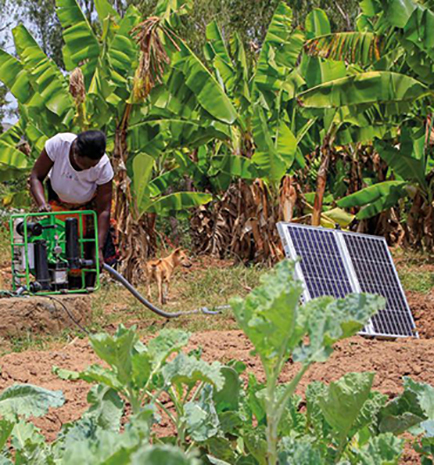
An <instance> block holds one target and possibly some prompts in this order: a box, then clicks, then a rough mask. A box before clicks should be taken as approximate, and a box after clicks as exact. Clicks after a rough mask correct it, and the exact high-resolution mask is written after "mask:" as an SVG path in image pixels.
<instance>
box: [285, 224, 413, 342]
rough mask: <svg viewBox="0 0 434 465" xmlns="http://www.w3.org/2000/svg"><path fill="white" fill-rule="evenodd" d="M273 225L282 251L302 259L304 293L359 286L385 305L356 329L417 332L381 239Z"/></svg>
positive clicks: (337, 292) (337, 293)
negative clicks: (279, 237)
mask: <svg viewBox="0 0 434 465" xmlns="http://www.w3.org/2000/svg"><path fill="white" fill-rule="evenodd" d="M278 229H279V233H280V235H281V237H282V241H283V244H284V246H286V247H285V250H286V253H287V255H289V256H290V258H293V259H294V258H296V257H300V258H301V260H300V262H299V265H298V269H299V273H300V274H301V275H302V276H300V277H301V278H302V279H303V280H304V282H305V285H306V288H307V291H308V293H309V295H308V296H306V295H305V297H307V298H308V299H309V298H310V299H312V298H315V297H319V296H324V295H331V296H333V297H335V298H342V297H344V296H345V295H347V294H349V293H351V292H360V291H361V292H367V293H372V294H379V295H382V296H383V297H385V298H386V308H385V309H384V310H382V311H380V312H378V313H377V314H376V315H375V316H374V317H373V318H372V319H371V324H370V325H369V326H368V327H366V328H365V329H364V330H363V331H361V333H362V334H367V335H374V336H386V337H402V336H415V335H416V336H417V333H415V332H414V328H415V325H414V321H413V317H412V315H411V312H410V309H409V307H408V304H407V301H406V298H405V294H404V292H403V290H402V287H401V285H400V282H399V278H398V275H397V273H396V270H395V266H394V264H393V261H392V258H391V256H390V254H389V251H388V249H387V244H386V243H385V241H384V240H383V239H382V238H376V237H373V236H367V235H366V236H363V235H360V234H354V233H347V232H342V231H339V230H330V229H322V228H315V227H309V226H302V225H295V224H291V223H279V225H278ZM342 240H343V242H344V244H342Z"/></svg>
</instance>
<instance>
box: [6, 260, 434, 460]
mask: <svg viewBox="0 0 434 465" xmlns="http://www.w3.org/2000/svg"><path fill="white" fill-rule="evenodd" d="M293 275H294V264H291V263H289V262H286V261H284V262H282V263H280V264H279V265H278V266H277V267H276V268H275V270H274V271H272V272H270V273H269V274H267V275H265V276H264V277H263V279H262V284H261V285H260V286H259V287H258V288H256V289H254V290H253V291H252V292H251V293H250V295H249V296H247V297H246V298H245V299H244V300H242V299H235V300H233V303H232V305H233V308H234V312H235V315H236V317H237V321H239V324H240V326H241V327H242V329H243V330H244V331H245V333H246V335H247V336H248V337H249V338H250V340H251V341H252V343H253V345H254V347H255V351H256V353H257V355H258V356H259V358H260V359H261V361H262V363H263V366H264V371H265V374H266V379H265V382H264V383H260V382H259V381H258V380H257V379H256V378H255V376H254V375H253V374H249V375H248V377H244V374H243V373H244V372H245V370H246V366H245V365H244V364H243V363H241V362H239V361H236V360H234V361H231V362H229V363H228V364H227V365H222V364H221V363H219V362H213V363H208V362H205V361H204V360H202V359H201V351H200V350H199V351H198V350H194V351H191V352H190V353H188V354H187V353H185V352H184V348H185V346H186V345H187V343H188V339H189V335H188V333H186V332H184V331H181V330H167V329H166V330H162V331H161V332H160V334H159V335H158V336H156V337H154V338H153V339H151V340H149V341H148V342H147V344H143V343H142V342H140V341H139V338H138V335H137V333H136V332H135V329H134V328H129V329H127V328H125V327H123V326H122V325H121V326H120V327H119V328H118V330H117V331H116V333H115V334H113V335H109V334H105V333H102V334H97V335H93V336H91V339H90V341H91V344H92V347H93V348H94V350H95V352H96V354H97V355H98V357H100V359H101V361H103V362H104V366H102V365H98V364H96V365H93V366H91V367H89V368H87V369H86V370H84V371H83V372H81V373H73V372H70V371H68V370H62V369H59V368H53V371H54V372H55V373H57V374H58V375H59V376H61V377H62V379H69V380H71V382H74V380H77V379H82V380H84V381H86V382H88V383H90V384H91V386H92V387H91V389H90V391H89V393H88V398H87V400H88V403H89V408H88V410H87V411H86V412H85V413H84V414H83V415H82V417H81V418H80V419H78V420H76V421H75V422H73V423H71V424H67V425H63V427H62V430H61V431H60V433H59V434H58V437H57V438H56V439H55V440H54V441H53V442H51V443H47V442H46V441H45V439H44V437H43V436H42V435H41V433H40V431H39V430H38V428H36V427H35V426H34V425H33V424H32V423H29V422H26V421H25V420H24V419H23V417H27V416H29V415H32V416H35V415H43V414H45V413H46V412H47V410H48V408H49V407H52V408H55V407H59V406H61V405H62V404H63V396H62V395H61V394H60V393H59V392H52V391H47V390H45V389H42V388H36V387H33V386H17V387H10V388H8V389H6V390H5V391H3V393H0V416H1V418H0V463H5V464H6V463H7V464H10V463H17V464H18V463H35V464H41V465H42V464H46V463H62V464H68V465H69V464H73V463H77V462H83V463H86V464H90V465H97V464H101V463H107V464H109V463H122V464H124V465H129V464H139V463H140V464H141V463H149V464H153V463H155V464H160V463H165V464H166V463H167V464H171V463H173V464H181V463H185V464H190V465H200V464H208V463H211V464H217V465H222V464H223V465H225V464H248V465H257V464H264V465H270V464H276V463H277V462H278V463H282V464H294V465H296V464H297V465H300V464H306V465H316V464H317V463H324V464H332V463H361V464H366V465H374V464H375V465H376V464H384V465H386V464H387V465H390V464H398V463H399V459H400V456H401V454H402V450H403V440H402V439H400V438H399V437H398V436H399V435H401V434H402V433H404V432H406V433H410V434H413V435H417V438H416V439H415V443H414V446H415V448H416V450H418V451H419V453H420V454H421V457H422V460H424V461H425V462H423V463H429V461H428V460H430V457H432V452H433V448H434V445H433V443H432V429H433V427H432V425H433V422H434V408H433V405H434V402H433V400H434V388H433V387H431V386H429V385H426V384H422V383H417V382H415V381H412V380H410V379H405V380H404V392H403V393H402V395H401V396H399V397H398V398H396V399H393V400H392V401H390V402H388V401H387V397H386V396H384V395H382V394H380V393H378V392H375V391H372V389H371V388H372V382H373V378H374V374H373V373H348V374H346V375H344V376H343V377H342V378H340V379H338V380H336V381H334V382H332V383H330V384H329V385H325V384H323V383H320V382H315V383H312V384H310V385H309V386H308V387H307V389H306V392H305V398H306V409H303V408H302V403H301V401H302V399H301V398H300V397H299V396H297V395H295V393H294V392H295V389H296V387H297V386H298V384H299V382H300V380H301V378H302V376H303V374H304V373H305V372H306V370H307V369H308V368H309V366H311V365H312V364H313V363H316V362H323V361H325V360H326V359H327V358H328V357H329V356H330V354H331V351H332V346H333V344H334V342H336V341H338V340H340V339H342V338H345V337H349V336H350V335H352V334H355V333H356V332H357V331H358V330H360V328H361V327H362V326H363V325H364V324H365V323H366V322H367V321H368V319H369V317H370V316H371V315H372V314H373V312H375V311H376V310H378V308H379V307H380V306H382V305H383V300H382V299H380V298H377V297H373V296H365V295H360V296H349V297H348V298H347V299H342V300H338V301H335V300H333V299H332V298H323V299H317V300H316V301H313V302H311V303H310V305H300V303H299V297H300V291H301V288H300V284H299V283H297V282H296V281H294V279H293ZM321 315H324V316H321ZM289 358H292V360H293V361H296V360H298V361H300V362H301V363H300V366H299V372H298V373H296V375H295V376H294V377H293V378H292V379H291V380H290V381H289V382H288V383H284V384H281V383H279V382H278V378H279V375H280V373H281V370H282V368H283V365H284V364H285V363H286V362H287V361H288V359H289ZM242 377H243V378H242ZM246 378H247V379H246ZM242 379H243V380H242ZM126 404H129V405H130V406H131V408H125V405H126ZM163 418H164V421H165V422H170V423H171V424H172V426H173V427H174V428H175V434H174V435H172V436H169V437H164V438H162V437H157V436H156V435H155V433H154V431H153V428H152V426H153V425H154V424H155V423H158V422H160V421H161V420H162V419H163ZM407 437H408V436H407ZM6 444H9V446H8V447H7V448H6V447H5V446H6ZM430 454H431V455H430Z"/></svg>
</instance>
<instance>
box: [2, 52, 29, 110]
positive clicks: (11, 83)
mask: <svg viewBox="0 0 434 465" xmlns="http://www.w3.org/2000/svg"><path fill="white" fill-rule="evenodd" d="M0 81H2V82H3V83H4V84H5V86H6V87H7V88H8V89H9V90H10V92H11V94H12V95H13V96H14V97H15V98H16V99H17V100H18V101H19V102H20V103H22V104H26V103H27V102H28V101H29V99H30V97H31V96H32V94H33V89H32V87H31V85H30V80H29V76H28V72H27V71H26V70H25V69H24V67H23V64H22V63H20V62H19V61H18V60H17V59H16V58H15V57H13V56H12V55H9V54H8V53H6V52H4V51H3V50H1V49H0Z"/></svg>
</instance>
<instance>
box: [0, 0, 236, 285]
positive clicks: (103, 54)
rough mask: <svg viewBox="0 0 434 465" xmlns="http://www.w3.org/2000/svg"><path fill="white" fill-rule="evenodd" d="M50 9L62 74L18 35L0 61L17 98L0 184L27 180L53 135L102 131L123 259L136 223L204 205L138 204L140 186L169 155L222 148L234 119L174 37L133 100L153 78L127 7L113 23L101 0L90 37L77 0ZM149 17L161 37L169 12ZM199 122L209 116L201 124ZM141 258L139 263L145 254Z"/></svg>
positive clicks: (22, 31)
mask: <svg viewBox="0 0 434 465" xmlns="http://www.w3.org/2000/svg"><path fill="white" fill-rule="evenodd" d="M56 5H57V14H58V17H59V21H60V23H61V25H62V27H63V38H64V42H65V46H64V49H63V56H64V62H65V66H66V71H67V73H63V72H62V71H61V70H59V69H58V68H57V67H56V65H55V64H54V62H53V61H52V60H51V59H50V58H49V57H47V56H46V55H45V54H44V53H43V51H42V50H41V48H40V47H39V46H38V44H37V43H36V41H35V40H34V39H33V37H32V36H31V34H30V33H29V32H28V31H27V29H26V28H25V27H24V26H23V25H20V26H18V27H17V28H15V30H14V40H15V47H16V53H17V58H15V57H14V56H12V55H9V54H7V53H6V52H4V51H0V79H1V80H2V81H3V82H4V83H5V84H6V85H7V86H8V87H9V89H10V91H11V92H12V93H13V95H14V96H15V97H16V99H17V101H18V105H19V111H20V121H19V123H17V124H16V125H15V126H14V128H13V129H12V130H10V131H8V132H7V133H5V134H3V135H2V136H1V138H0V146H1V149H2V150H1V158H0V176H1V177H2V179H5V180H9V179H12V178H13V177H14V176H15V177H16V176H20V175H22V174H26V173H28V171H29V170H30V168H31V166H32V164H33V160H34V159H35V158H36V157H37V156H38V154H39V152H40V150H41V149H42V148H43V146H44V143H45V141H46V140H47V139H48V138H49V137H51V136H53V135H54V134H55V133H57V132H61V131H72V132H80V131H82V130H86V129H91V128H99V129H102V130H104V131H105V132H106V133H107V135H108V151H109V153H110V154H111V155H112V159H113V164H114V166H115V171H116V177H115V183H116V195H115V202H116V206H115V210H116V216H117V220H118V227H119V230H120V237H121V242H122V243H121V248H122V250H123V251H127V250H128V251H132V250H134V248H133V247H129V245H131V244H129V243H128V242H127V238H128V236H130V235H131V236H133V237H134V236H137V235H140V236H142V237H147V236H149V231H144V230H143V228H142V229H140V228H141V227H140V225H139V224H138V223H140V222H141V220H140V219H141V218H143V217H144V213H147V212H149V213H152V214H153V215H154V216H155V214H161V215H167V214H173V212H175V211H178V210H185V209H187V208H191V207H194V206H197V205H201V204H203V203H207V202H209V201H210V195H208V194H202V193H198V192H181V193H176V192H173V193H171V194H170V195H169V196H164V195H162V194H163V193H160V195H159V196H158V195H156V193H155V191H154V192H153V195H152V196H151V194H150V193H149V195H148V194H145V192H148V190H147V186H146V184H148V183H149V182H150V180H151V179H152V176H159V175H160V174H161V172H159V170H158V169H157V168H158V165H159V164H161V163H160V160H161V159H165V160H166V161H167V159H168V158H169V160H168V163H170V157H171V151H172V150H173V148H174V147H176V148H180V147H193V148H194V147H195V146H197V145H198V144H201V143H204V142H207V141H208V140H210V139H211V138H226V137H227V133H228V131H227V129H226V128H227V125H228V124H231V123H232V122H233V121H234V120H235V118H236V111H235V109H234V108H233V106H232V104H231V102H230V101H229V99H228V98H227V97H226V96H225V94H224V92H223V91H222V89H221V87H220V86H219V85H218V83H217V81H216V80H215V79H214V78H213V76H212V75H211V74H210V73H209V72H208V71H207V70H206V68H205V67H204V66H203V65H202V64H201V63H200V61H199V60H198V59H197V57H196V56H195V55H194V54H193V53H192V52H191V50H190V49H189V48H188V47H187V45H186V44H184V42H183V41H182V40H181V39H179V38H178V37H176V36H175V35H174V33H173V32H167V34H168V35H167V36H166V40H167V41H168V43H167V44H166V45H167V47H166V48H167V53H168V55H167V58H168V60H170V61H171V66H170V67H167V66H164V63H157V66H161V67H162V68H161V79H160V77H159V76H157V78H156V81H158V82H157V83H156V84H157V85H155V86H153V87H154V88H152V89H148V90H152V95H151V92H148V94H147V95H146V98H137V92H138V91H139V93H140V91H141V89H144V88H145V87H146V83H145V82H144V81H143V76H145V78H149V77H152V71H153V72H154V75H155V69H154V70H151V71H149V70H146V69H145V70H144V69H143V62H144V61H143V59H144V53H146V50H145V52H144V51H143V40H142V41H141V39H143V38H144V36H143V31H144V28H145V27H146V23H141V18H140V15H139V13H138V11H137V9H136V8H135V7H134V6H131V7H130V8H129V9H128V10H127V12H126V13H125V15H124V17H123V18H120V17H119V15H117V14H116V12H115V11H114V10H113V8H112V7H111V6H110V3H109V2H108V1H107V0H100V1H99V2H98V8H97V12H98V14H99V20H100V25H101V28H100V29H101V33H100V34H99V35H96V34H95V32H94V31H93V30H92V28H91V27H90V25H89V23H88V21H87V19H86V17H85V15H84V14H83V12H82V11H81V9H80V7H79V5H78V3H77V2H76V0H57V2H56ZM178 7H179V9H183V8H184V7H185V3H184V2H179V5H178ZM178 7H177V8H178ZM156 11H158V12H160V14H161V16H160V17H158V18H157V20H156V21H155V23H154V24H153V25H152V27H154V28H155V30H156V34H155V37H159V36H160V34H163V32H162V31H171V29H170V28H171V24H170V22H171V21H172V22H173V21H174V18H176V11H177V9H176V8H175V6H174V5H173V4H172V3H170V2H166V1H161V2H159V4H158V5H157V9H156ZM168 12H169V13H168ZM148 24H149V23H148ZM141 34H142V36H141ZM163 35H164V34H163ZM169 36H170V39H168V37H169ZM163 42H164V40H163V41H160V42H159V44H160V45H162V44H163ZM148 52H149V53H153V52H154V51H152V50H151V51H149V50H148ZM147 72H148V74H146V73H147ZM154 78H155V76H154ZM139 97H140V96H139ZM183 99H189V101H190V105H189V106H187V107H186V108H188V109H191V110H192V112H191V113H187V114H185V115H182V112H180V111H179V109H180V108H182V107H183V103H184V101H183ZM179 115H181V117H180V116H179ZM204 115H210V116H209V117H208V118H207V119H206V118H205V119H204ZM193 116H194V117H193ZM160 130H161V132H160V133H159V131H160ZM158 133H159V134H158ZM163 136H164V137H163ZM174 136H175V137H174ZM21 137H24V138H25V139H26V140H27V141H28V142H29V145H30V149H31V153H30V155H29V156H27V157H26V156H25V155H23V154H22V153H21V152H20V151H18V150H17V149H16V143H17V141H18V140H19V139H20V138H21ZM195 139H197V140H196V141H195ZM136 158H137V160H136V161H135V159H136ZM151 158H152V160H151ZM143 165H145V167H143ZM130 186H131V187H130ZM131 216H132V218H134V219H135V220H136V221H131V220H130V217H131ZM131 228H133V229H134V231H133V230H131ZM137 228H139V229H138V230H136V229H137ZM141 232H143V234H140V233H141ZM130 233H132V234H130ZM143 253H144V254H145V256H143V257H142V261H143V260H144V259H146V255H147V254H148V253H149V248H145V249H144V250H143ZM126 258H127V259H126V260H125V262H124V267H125V269H126V271H127V275H128V274H129V271H131V270H132V269H133V268H134V266H133V263H134V262H135V260H137V257H132V256H130V255H129V252H127V257H126ZM130 277H131V276H130Z"/></svg>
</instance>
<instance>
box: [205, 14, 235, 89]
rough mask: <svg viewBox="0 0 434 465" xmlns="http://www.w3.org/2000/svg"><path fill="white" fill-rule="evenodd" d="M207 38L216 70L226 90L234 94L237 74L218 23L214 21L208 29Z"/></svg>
mask: <svg viewBox="0 0 434 465" xmlns="http://www.w3.org/2000/svg"><path fill="white" fill-rule="evenodd" d="M206 38H207V39H208V43H207V46H209V47H211V49H212V52H213V54H214V57H210V58H213V62H214V66H215V68H216V69H217V71H218V73H219V75H220V77H221V78H222V80H223V83H224V85H225V87H226V89H228V91H230V92H233V90H234V86H235V79H236V73H235V70H234V67H233V64H232V60H231V57H230V55H229V52H228V50H227V48H226V44H225V42H224V40H223V37H222V35H221V32H220V29H219V27H218V24H217V21H212V22H211V23H209V24H208V26H207V27H206Z"/></svg>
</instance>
